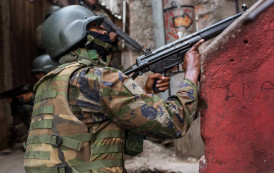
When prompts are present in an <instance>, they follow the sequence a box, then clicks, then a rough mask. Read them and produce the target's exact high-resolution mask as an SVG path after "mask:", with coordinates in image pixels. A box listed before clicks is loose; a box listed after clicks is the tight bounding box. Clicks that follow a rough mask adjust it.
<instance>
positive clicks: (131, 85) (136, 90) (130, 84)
mask: <svg viewBox="0 0 274 173" xmlns="http://www.w3.org/2000/svg"><path fill="white" fill-rule="evenodd" d="M123 85H124V87H125V88H126V89H127V90H128V91H129V92H131V93H132V94H133V95H137V94H142V93H143V92H144V91H143V89H142V88H141V87H140V86H139V85H138V84H136V83H135V82H134V81H133V80H132V79H128V80H127V81H126V82H125V83H124V84H123Z"/></svg>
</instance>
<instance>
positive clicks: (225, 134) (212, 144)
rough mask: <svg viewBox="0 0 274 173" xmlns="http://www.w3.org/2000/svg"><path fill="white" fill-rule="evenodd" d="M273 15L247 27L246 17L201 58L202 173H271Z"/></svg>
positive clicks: (273, 169) (273, 165)
mask: <svg viewBox="0 0 274 173" xmlns="http://www.w3.org/2000/svg"><path fill="white" fill-rule="evenodd" d="M273 11H274V7H273V6H272V7H270V8H268V10H266V11H265V12H263V13H261V15H260V16H259V17H258V18H257V19H256V21H254V22H253V23H249V24H248V25H246V26H244V25H243V24H242V22H243V21H244V20H245V18H246V17H245V16H246V15H247V14H245V15H244V16H242V18H241V19H239V20H238V21H237V22H236V23H234V24H233V26H231V27H230V28H228V30H226V31H225V32H224V33H222V35H220V36H219V37H218V38H216V40H214V42H213V43H212V44H211V45H210V47H211V48H210V49H209V50H208V51H206V53H204V55H205V57H204V58H205V59H204V63H203V67H204V72H203V80H202V87H201V91H202V93H201V94H202V96H203V97H204V98H205V99H206V101H207V103H208V108H207V109H206V110H205V111H204V112H203V113H202V119H201V133H202V137H203V139H204V141H205V158H206V162H205V163H204V164H203V163H200V172H201V173H225V172H229V173H270V172H274V159H273V158H274V154H273V151H274V146H273V144H274V135H273V134H274V124H273V122H274V119H273V116H274V106H273V103H274V97H273V96H274V54H273V50H272V49H273V46H272V45H273V43H274V42H273V40H274V39H273V37H274V20H273ZM247 13H248V12H247Z"/></svg>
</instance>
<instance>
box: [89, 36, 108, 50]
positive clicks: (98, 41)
mask: <svg viewBox="0 0 274 173" xmlns="http://www.w3.org/2000/svg"><path fill="white" fill-rule="evenodd" d="M87 40H88V41H87V43H86V44H85V47H86V48H87V47H89V45H90V44H91V43H94V44H97V45H99V46H101V47H103V48H104V49H105V50H107V51H109V50H111V49H112V45H111V44H109V43H105V42H103V41H101V40H99V39H97V38H94V37H93V36H91V35H89V34H88V35H87Z"/></svg>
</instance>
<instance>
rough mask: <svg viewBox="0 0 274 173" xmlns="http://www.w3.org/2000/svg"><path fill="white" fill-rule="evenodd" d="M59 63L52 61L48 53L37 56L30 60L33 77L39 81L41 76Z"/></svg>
mask: <svg viewBox="0 0 274 173" xmlns="http://www.w3.org/2000/svg"><path fill="white" fill-rule="evenodd" d="M58 65H59V64H58V63H56V62H54V61H52V60H51V59H50V56H49V55H48V54H43V55H40V56H38V57H37V58H35V59H34V61H33V62H32V69H31V72H33V73H34V75H35V78H36V79H37V81H39V80H40V79H41V78H42V77H43V76H45V75H46V74H47V73H48V72H50V71H51V70H52V69H54V68H55V67H57V66H58Z"/></svg>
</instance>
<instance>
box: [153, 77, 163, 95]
mask: <svg viewBox="0 0 274 173" xmlns="http://www.w3.org/2000/svg"><path fill="white" fill-rule="evenodd" d="M159 80H160V79H155V80H154V83H153V91H154V92H157V93H158V92H162V91H160V88H158V87H156V85H157V82H158V81H159Z"/></svg>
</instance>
